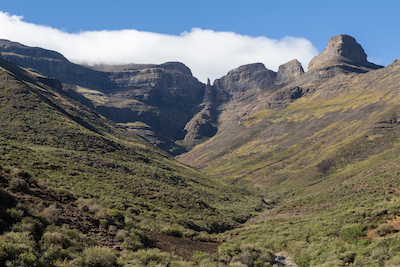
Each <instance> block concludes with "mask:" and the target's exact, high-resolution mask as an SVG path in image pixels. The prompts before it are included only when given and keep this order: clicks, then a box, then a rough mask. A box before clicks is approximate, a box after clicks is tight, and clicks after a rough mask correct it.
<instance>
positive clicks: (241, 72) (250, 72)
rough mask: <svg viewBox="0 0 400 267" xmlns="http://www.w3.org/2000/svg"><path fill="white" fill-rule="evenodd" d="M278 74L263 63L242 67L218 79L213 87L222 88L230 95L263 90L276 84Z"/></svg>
mask: <svg viewBox="0 0 400 267" xmlns="http://www.w3.org/2000/svg"><path fill="white" fill-rule="evenodd" d="M275 78H276V72H274V71H272V70H269V69H267V68H266V67H265V66H264V64H262V63H253V64H248V65H243V66H240V67H238V68H236V69H233V70H231V71H229V72H228V74H227V75H225V76H223V77H222V78H220V79H217V80H215V81H214V83H213V87H215V88H220V89H222V90H223V91H225V92H226V93H228V94H229V95H231V96H233V95H235V94H236V93H240V92H245V91H249V90H253V89H262V88H265V87H267V86H268V85H271V84H273V83H274V82H275Z"/></svg>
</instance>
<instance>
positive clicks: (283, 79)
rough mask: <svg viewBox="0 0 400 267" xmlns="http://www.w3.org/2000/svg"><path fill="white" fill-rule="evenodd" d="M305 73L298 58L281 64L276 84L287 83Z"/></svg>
mask: <svg viewBox="0 0 400 267" xmlns="http://www.w3.org/2000/svg"><path fill="white" fill-rule="evenodd" d="M303 74H304V70H303V67H302V66H301V63H300V62H299V61H298V60H297V59H293V60H292V61H289V62H288V63H285V64H283V65H280V66H279V69H278V73H277V75H276V82H275V83H276V84H285V83H289V82H292V81H294V80H295V79H298V78H299V77H300V76H301V75H303Z"/></svg>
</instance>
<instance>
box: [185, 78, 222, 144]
mask: <svg viewBox="0 0 400 267" xmlns="http://www.w3.org/2000/svg"><path fill="white" fill-rule="evenodd" d="M215 99H216V96H215V92H214V90H213V88H212V87H211V84H210V79H208V80H207V84H206V87H205V94H204V102H203V104H202V105H201V107H202V109H201V110H200V112H198V113H197V114H195V115H194V116H193V118H192V119H191V120H190V121H189V122H188V123H187V124H186V125H185V128H184V129H183V130H184V131H185V132H186V134H185V138H184V141H185V142H186V144H187V145H188V146H193V145H195V144H198V143H200V142H201V141H202V140H203V139H204V138H207V137H212V136H213V135H214V134H216V132H217V130H218V128H217V127H216V123H217V114H218V112H217V110H216V106H217V103H216V102H215Z"/></svg>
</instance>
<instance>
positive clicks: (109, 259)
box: [83, 247, 117, 267]
mask: <svg viewBox="0 0 400 267" xmlns="http://www.w3.org/2000/svg"><path fill="white" fill-rule="evenodd" d="M83 256H84V262H85V264H86V266H88V267H113V266H115V265H116V264H117V255H116V254H115V252H114V251H113V250H112V249H111V248H103V247H88V248H85V250H84V251H83Z"/></svg>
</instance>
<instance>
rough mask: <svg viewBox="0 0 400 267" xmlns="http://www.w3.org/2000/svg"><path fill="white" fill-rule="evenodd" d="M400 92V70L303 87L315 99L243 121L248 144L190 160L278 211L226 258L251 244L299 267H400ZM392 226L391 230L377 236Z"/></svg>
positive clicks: (258, 222)
mask: <svg viewBox="0 0 400 267" xmlns="http://www.w3.org/2000/svg"><path fill="white" fill-rule="evenodd" d="M399 84H400V65H399V63H398V62H396V63H394V64H392V65H391V66H388V67H387V68H385V69H382V70H377V71H372V72H370V73H366V74H360V75H340V76H337V77H335V78H333V79H330V80H325V81H319V82H314V83H309V84H306V85H302V87H305V88H310V89H311V90H315V91H314V93H313V94H310V95H308V96H306V97H303V98H300V99H298V100H296V101H294V102H293V103H291V104H289V105H288V106H287V107H286V108H284V109H280V110H261V111H259V112H257V113H255V114H253V115H251V116H250V117H248V118H246V119H245V120H244V125H245V127H243V129H245V130H244V132H245V133H246V134H247V136H246V135H244V136H241V137H237V138H236V139H234V140H231V144H229V145H221V146H219V147H218V146H217V145H216V144H224V142H218V141H220V140H219V138H221V137H220V136H218V135H217V136H216V137H214V138H212V139H211V140H210V141H209V142H208V143H205V144H202V145H200V146H199V147H197V148H195V149H194V150H193V151H192V152H189V154H190V153H194V154H196V153H197V154H196V155H197V156H198V157H199V159H200V160H199V161H197V164H198V165H199V166H202V167H204V166H206V168H205V172H206V173H208V174H211V175H214V176H216V177H220V178H221V179H225V180H227V181H232V182H239V183H249V184H255V185H256V186H258V187H259V188H260V189H261V190H263V191H264V192H265V193H266V194H267V197H269V198H272V199H275V200H276V201H279V202H280V205H279V206H278V207H277V208H275V209H274V210H272V211H268V212H266V213H265V214H264V215H262V216H260V217H258V218H257V219H255V220H252V221H251V222H249V223H248V226H247V227H246V228H244V229H237V230H233V231H231V232H230V233H229V234H228V235H227V238H228V239H232V240H233V241H231V244H229V243H226V244H224V245H223V246H221V248H220V251H221V253H229V251H232V250H234V249H235V248H238V247H240V246H243V244H246V243H247V244H249V243H250V244H257V246H260V247H265V248H268V249H272V250H274V251H279V250H287V251H289V252H290V253H292V254H293V255H294V259H295V260H296V261H297V263H298V264H299V266H310V265H311V266H343V265H345V264H346V263H347V264H350V263H352V264H354V266H398V265H399V264H400V257H399V255H400V247H399V246H398V242H399V240H400V235H399V234H395V233H396V232H397V231H399V230H400V227H398V225H397V223H396V222H397V216H398V215H400V202H399V201H400V199H399V196H400V195H399V193H400V190H399V189H400V181H399V179H398V175H399V173H400V166H399V162H400V152H399V148H400V142H399V137H400V124H399V123H398V121H397V120H398V118H399V115H400V105H399V104H398V103H399V100H400V95H399V92H400V91H399ZM238 127H239V126H238ZM277 133H278V134H277ZM221 135H223V133H221ZM213 142H214V144H213ZM232 144H234V146H232ZM212 145H213V146H214V147H215V148H216V150H215V151H211V150H207V147H208V146H212ZM232 147H234V149H233V150H232ZM202 149H203V153H200V152H199V151H201V150H202ZM204 151H206V152H204ZM218 155H220V157H218ZM221 155H222V156H221ZM209 159H213V161H212V162H208V163H207V160H209ZM201 160H203V162H202V161H201ZM205 162H206V163H205ZM207 164H208V165H207ZM387 222H389V223H391V225H392V227H394V230H393V229H392V230H388V231H386V232H383V233H382V231H381V232H379V229H381V228H384V227H386V226H387V225H385V223H387ZM388 227H389V228H390V227H391V226H388ZM377 229H378V232H376V230H377ZM377 233H380V235H381V236H379V235H378V234H377ZM367 234H368V238H367V236H366V235H367Z"/></svg>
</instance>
